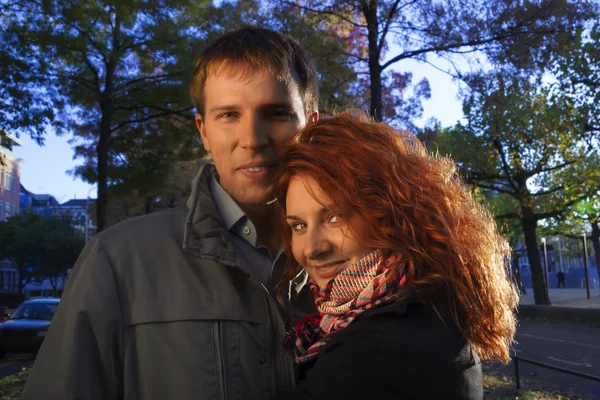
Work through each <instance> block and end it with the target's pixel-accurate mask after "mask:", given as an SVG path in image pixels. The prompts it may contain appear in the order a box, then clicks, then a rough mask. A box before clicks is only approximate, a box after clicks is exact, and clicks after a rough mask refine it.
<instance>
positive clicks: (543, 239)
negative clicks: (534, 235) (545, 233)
mask: <svg viewBox="0 0 600 400" xmlns="http://www.w3.org/2000/svg"><path fill="white" fill-rule="evenodd" d="M542 244H543V245H544V279H546V292H549V291H550V290H549V288H548V287H549V284H548V253H547V251H546V238H542Z"/></svg>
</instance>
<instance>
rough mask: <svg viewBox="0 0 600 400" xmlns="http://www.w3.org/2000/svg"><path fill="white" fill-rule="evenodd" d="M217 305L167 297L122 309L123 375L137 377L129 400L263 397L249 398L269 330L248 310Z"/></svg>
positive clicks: (221, 302) (258, 377)
mask: <svg viewBox="0 0 600 400" xmlns="http://www.w3.org/2000/svg"><path fill="white" fill-rule="evenodd" d="M218 300H219V302H216V301H215V302H213V303H212V306H211V304H209V302H207V301H206V299H199V298H198V297H196V296H186V297H184V296H181V297H171V298H167V299H162V300H148V301H140V302H136V303H133V304H130V305H129V307H128V309H127V310H124V312H123V314H124V324H125V325H126V327H125V332H126V336H127V338H126V339H125V342H126V348H125V351H126V352H129V355H128V358H129V359H130V364H129V368H128V367H127V366H126V372H125V373H126V374H127V373H128V371H127V369H130V372H131V373H134V374H135V375H137V376H139V377H140V381H139V382H137V385H139V388H138V389H137V390H136V392H137V393H138V395H136V396H133V397H134V398H144V399H166V398H177V399H182V400H185V399H204V398H212V399H217V400H225V399H227V400H239V399H242V398H244V399H245V398H263V397H264V396H261V395H254V393H257V392H258V390H259V389H260V387H262V386H263V385H264V382H263V381H264V379H265V378H264V371H262V369H261V368H260V367H261V366H262V364H260V361H259V360H260V354H262V352H263V350H262V349H261V345H260V344H262V343H265V338H266V337H267V336H268V335H267V333H268V331H269V330H268V329H267V325H268V324H267V316H266V315H263V314H264V313H260V312H254V310H252V309H249V306H248V305H241V304H233V303H232V302H227V300H226V299H218ZM128 344H129V345H128ZM250 365H253V366H252V367H249V366H250ZM134 371H135V372H134ZM243 382H244V384H243ZM247 382H250V383H251V385H250V387H249V386H248V384H247ZM137 385H136V386H137ZM255 385H256V386H257V387H254V386H255ZM242 387H243V389H242ZM248 392H250V393H252V394H251V395H250V396H247V393H248Z"/></svg>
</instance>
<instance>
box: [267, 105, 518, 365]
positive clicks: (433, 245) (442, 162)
mask: <svg viewBox="0 0 600 400" xmlns="http://www.w3.org/2000/svg"><path fill="white" fill-rule="evenodd" d="M298 175H302V176H304V177H309V178H312V179H313V180H314V181H315V182H318V184H319V186H320V187H321V189H322V191H323V192H324V193H327V194H328V195H329V196H330V200H331V201H332V202H333V204H334V205H335V207H337V209H338V210H339V211H340V212H341V213H342V215H360V216H361V218H362V219H363V220H364V221H365V222H366V225H367V227H368V228H367V230H366V231H364V230H363V231H362V232H357V231H356V230H354V231H353V233H355V234H356V235H357V237H358V238H359V239H360V240H362V241H363V243H364V244H365V245H367V246H369V247H371V248H378V249H382V250H384V251H385V252H387V253H388V254H391V253H394V254H397V255H399V257H400V259H401V262H402V263H403V264H404V265H405V266H406V268H407V277H408V279H407V282H408V284H407V286H406V290H405V293H404V295H405V296H412V295H417V296H419V297H420V298H422V299H425V300H426V301H428V302H430V303H431V304H432V305H433V306H434V307H435V308H436V310H437V309H439V308H441V307H443V308H447V309H449V310H450V312H451V315H452V318H453V319H454V321H455V322H456V324H457V326H458V327H459V329H460V330H461V332H462V334H463V335H464V337H465V338H466V339H467V340H469V341H470V342H471V344H472V345H473V348H474V349H475V351H476V352H477V353H478V355H479V357H480V358H481V359H482V360H486V361H501V362H508V361H509V360H510V346H511V344H512V342H513V337H514V333H515V328H516V318H515V309H516V306H517V303H518V295H517V291H516V289H515V287H514V284H513V283H512V281H511V280H510V279H509V276H508V262H509V260H510V248H509V246H508V243H507V241H506V240H505V239H504V238H503V237H501V236H500V235H499V234H498V233H497V229H496V224H495V221H494V219H493V217H492V216H491V215H490V214H489V213H488V212H487V211H486V209H484V207H482V206H481V205H480V204H479V203H477V201H476V200H475V199H474V198H473V196H472V195H471V192H470V191H469V190H468V188H467V187H466V186H465V185H464V184H463V183H462V182H461V180H460V179H459V178H458V176H457V174H456V166H455V164H454V162H453V161H452V160H450V159H449V158H445V157H439V156H434V155H430V154H427V153H426V151H425V149H424V148H423V146H422V145H421V144H420V142H419V141H418V140H417V139H415V138H414V137H413V136H412V135H410V134H407V133H403V132H398V131H396V130H395V129H393V128H392V127H390V126H388V125H385V124H382V123H373V122H370V121H368V120H367V119H366V118H364V117H359V116H355V115H352V114H350V113H343V114H340V115H338V116H335V117H332V118H330V119H324V120H321V121H319V122H316V123H313V124H310V125H308V126H307V127H306V128H304V129H303V130H301V131H300V132H298V133H297V134H296V135H295V136H294V138H293V139H292V140H291V141H290V142H289V143H288V144H287V145H286V146H285V147H284V148H283V149H282V151H281V152H280V163H279V169H278V173H277V182H276V193H277V197H278V200H279V203H280V204H281V206H282V208H283V213H284V214H285V205H286V194H287V189H288V186H289V183H290V180H291V178H292V177H294V176H298ZM284 217H285V216H284ZM282 226H283V244H284V248H285V250H286V252H287V254H288V259H289V260H291V261H290V262H289V263H288V265H287V266H286V269H285V272H284V276H283V279H282V283H283V282H285V281H289V280H290V279H291V278H293V277H294V276H295V275H296V274H297V273H298V271H299V269H300V268H301V267H300V266H299V265H298V264H297V263H296V262H295V261H294V260H293V256H292V252H291V238H292V234H291V229H290V227H289V226H288V225H287V224H285V223H283V222H282ZM349 228H350V229H354V228H353V227H352V226H350V227H349ZM391 278H392V279H393V278H394V274H391Z"/></svg>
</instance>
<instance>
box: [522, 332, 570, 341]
mask: <svg viewBox="0 0 600 400" xmlns="http://www.w3.org/2000/svg"><path fill="white" fill-rule="evenodd" d="M516 336H525V337H529V338H533V339H542V340H549V341H551V342H562V343H564V342H566V340H564V339H554V338H548V337H544V336H536V335H529V334H527V333H517V335H516Z"/></svg>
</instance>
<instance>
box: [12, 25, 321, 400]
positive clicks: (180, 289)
mask: <svg viewBox="0 0 600 400" xmlns="http://www.w3.org/2000/svg"><path fill="white" fill-rule="evenodd" d="M190 93H191V95H192V100H193V102H194V105H195V106H196V108H197V110H198V116H197V117H196V122H197V126H198V130H199V131H200V135H201V137H202V140H203V142H204V146H205V148H206V150H207V151H208V152H210V154H211V155H212V158H213V160H214V165H213V164H209V165H207V166H205V167H204V168H202V169H201V171H200V172H199V173H198V175H197V176H196V178H195V179H194V181H193V183H192V185H193V192H192V195H191V197H190V199H189V200H188V202H187V207H181V208H176V209H171V210H168V211H165V212H161V213H156V214H151V215H147V216H144V217H141V218H137V219H133V220H129V221H125V222H124V223H121V224H119V225H117V226H114V227H112V228H110V229H108V230H106V231H104V232H102V233H100V234H98V235H96V236H95V237H94V238H93V239H92V240H91V241H90V243H89V244H88V245H87V246H86V248H85V249H84V250H83V252H82V254H81V256H80V257H79V260H78V261H77V264H76V266H75V268H74V269H73V272H72V274H71V277H70V279H69V281H68V284H67V287H66V289H65V293H64V295H63V297H62V299H61V302H60V306H59V308H58V311H57V313H56V316H55V318H54V321H53V323H52V327H51V328H50V330H49V331H48V333H47V336H46V339H45V342H44V345H43V346H42V348H41V350H40V353H39V355H38V358H37V360H36V363H35V365H34V368H33V371H32V373H31V376H30V378H29V381H28V383H27V386H26V388H25V391H24V394H23V397H22V399H25V400H33V399H35V400H38V399H50V400H53V399H57V400H58V399H61V400H65V399H69V400H71V399H73V400H74V399H103V400H104V399H117V398H119V399H122V398H124V399H161V400H163V399H178V400H183V399H204V398H207V399H208V398H211V399H266V398H269V397H271V396H272V395H273V394H274V393H275V392H276V391H277V390H279V389H282V388H285V387H287V386H289V385H292V384H293V381H294V368H293V363H292V361H291V359H290V358H289V357H287V356H286V355H284V354H283V352H282V351H281V347H280V346H281V343H282V340H283V336H284V333H285V322H286V321H285V319H286V317H285V314H286V313H283V312H281V310H280V308H279V306H278V305H277V304H276V302H275V301H274V299H273V297H272V296H271V294H270V293H269V292H270V291H271V292H272V291H273V287H274V285H275V284H276V281H277V278H278V276H279V275H278V273H280V269H281V267H282V266H283V265H282V264H283V263H284V262H285V260H284V257H283V254H282V251H281V250H280V238H279V229H278V226H277V225H278V221H279V218H278V215H277V214H278V208H277V207H278V206H277V204H276V203H275V202H274V201H273V200H274V199H273V197H274V195H273V187H272V185H273V178H274V177H273V167H274V163H275V152H274V149H275V147H276V146H277V145H278V144H279V143H281V142H282V141H285V140H287V139H288V138H290V137H291V136H292V135H293V134H294V133H295V132H296V130H297V129H299V128H300V127H302V126H303V125H304V124H305V123H306V122H307V121H309V120H311V119H312V120H316V119H317V118H318V114H317V101H318V99H317V96H318V94H317V82H316V71H315V68H314V64H313V63H312V61H311V60H310V58H309V57H308V55H307V54H306V53H305V52H304V50H302V49H301V48H300V47H299V46H298V44H297V43H296V42H294V41H293V40H291V39H289V38H287V37H285V36H283V35H281V34H278V33H275V32H272V31H269V30H265V29H260V28H253V27H248V28H244V29H241V30H239V31H236V32H232V33H230V34H227V35H225V36H223V37H221V38H220V39H219V40H217V41H216V42H215V43H213V44H211V45H210V46H209V47H208V48H207V49H206V50H205V51H204V53H203V54H202V56H201V57H200V58H199V60H198V62H197V64H196V69H195V73H194V77H193V80H192V83H191V86H190ZM303 283H305V282H304V281H303V280H302V279H299V282H294V283H293V284H294V285H295V284H297V285H296V286H294V285H292V290H290V293H291V297H292V298H291V299H288V300H289V301H291V302H298V301H299V300H300V299H301V298H302V296H300V295H299V293H306V292H305V291H302V292H300V288H301V286H302V284H303ZM286 292H287V291H286ZM294 304H295V303H294ZM295 308H296V307H295Z"/></svg>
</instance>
